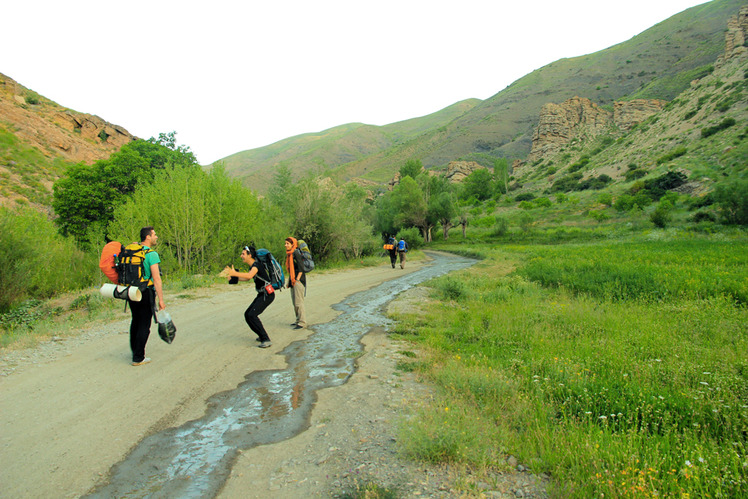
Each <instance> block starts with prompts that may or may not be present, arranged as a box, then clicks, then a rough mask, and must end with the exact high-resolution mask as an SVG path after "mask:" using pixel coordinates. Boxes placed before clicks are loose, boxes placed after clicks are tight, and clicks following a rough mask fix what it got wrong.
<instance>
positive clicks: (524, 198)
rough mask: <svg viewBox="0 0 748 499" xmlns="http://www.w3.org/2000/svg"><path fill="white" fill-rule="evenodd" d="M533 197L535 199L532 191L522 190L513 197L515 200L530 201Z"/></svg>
mask: <svg viewBox="0 0 748 499" xmlns="http://www.w3.org/2000/svg"><path fill="white" fill-rule="evenodd" d="M533 199H535V194H533V193H532V192H524V193H522V194H518V195H517V196H516V197H515V198H514V200H515V201H532V200H533Z"/></svg>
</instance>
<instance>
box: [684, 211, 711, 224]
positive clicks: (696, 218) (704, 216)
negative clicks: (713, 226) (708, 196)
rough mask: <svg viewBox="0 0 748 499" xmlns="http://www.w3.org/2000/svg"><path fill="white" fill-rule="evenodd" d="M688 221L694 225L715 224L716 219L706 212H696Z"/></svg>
mask: <svg viewBox="0 0 748 499" xmlns="http://www.w3.org/2000/svg"><path fill="white" fill-rule="evenodd" d="M689 220H690V221H691V222H693V223H696V224H697V223H701V222H716V221H717V217H715V216H714V215H712V214H711V213H709V212H708V211H697V212H696V213H694V214H693V216H692V217H691V218H690V219H689Z"/></svg>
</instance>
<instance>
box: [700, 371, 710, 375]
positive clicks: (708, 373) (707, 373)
mask: <svg viewBox="0 0 748 499" xmlns="http://www.w3.org/2000/svg"><path fill="white" fill-rule="evenodd" d="M701 374H706V375H710V374H712V373H710V372H706V371H704V372H703V373H701Z"/></svg>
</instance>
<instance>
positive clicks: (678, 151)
mask: <svg viewBox="0 0 748 499" xmlns="http://www.w3.org/2000/svg"><path fill="white" fill-rule="evenodd" d="M687 152H688V149H686V147H685V146H678V147H676V148H674V149H672V150H671V151H669V152H668V153H667V154H664V155H662V156H660V157H659V158H657V164H658V165H661V164H662V163H667V162H668V161H672V160H674V159H675V158H679V157H681V156H683V155H684V154H686V153H687Z"/></svg>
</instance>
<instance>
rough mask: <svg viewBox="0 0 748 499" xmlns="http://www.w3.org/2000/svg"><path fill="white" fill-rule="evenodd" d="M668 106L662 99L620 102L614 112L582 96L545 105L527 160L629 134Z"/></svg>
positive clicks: (534, 159)
mask: <svg viewBox="0 0 748 499" xmlns="http://www.w3.org/2000/svg"><path fill="white" fill-rule="evenodd" d="M665 104H666V102H665V101H662V100H648V99H635V100H631V101H621V102H616V103H614V104H613V112H610V111H608V110H606V109H603V108H602V107H600V106H598V105H597V104H595V103H594V102H592V101H591V100H590V99H587V98H582V97H574V98H572V99H568V100H566V101H564V102H562V103H561V104H555V103H548V104H545V105H544V106H543V107H542V109H541V110H540V117H539V120H538V126H537V127H536V128H535V130H534V132H533V135H532V149H531V150H530V154H529V155H528V156H527V160H528V161H529V162H534V161H537V160H539V159H541V158H544V157H546V156H550V155H553V154H555V153H557V152H558V151H559V150H560V149H561V148H563V147H565V146H566V145H567V144H569V143H571V142H573V141H585V140H589V139H593V138H595V137H597V136H598V135H602V134H604V133H617V132H622V131H624V132H625V131H628V130H630V129H631V128H632V127H634V126H635V125H637V124H639V123H641V122H642V121H644V120H646V119H647V118H648V117H650V116H652V115H653V114H655V113H657V112H659V111H660V110H662V108H663V107H664V106H665Z"/></svg>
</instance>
